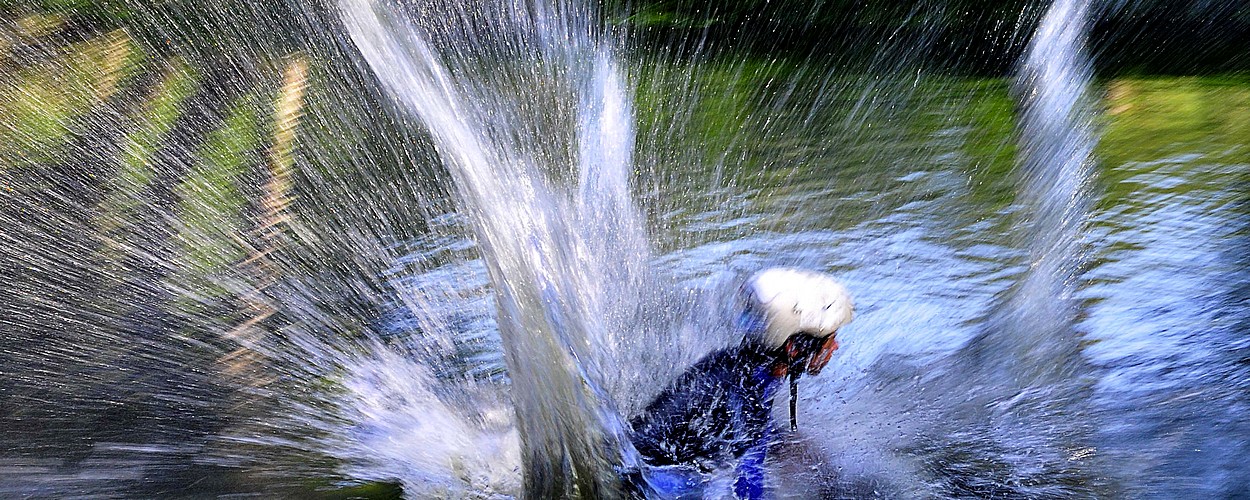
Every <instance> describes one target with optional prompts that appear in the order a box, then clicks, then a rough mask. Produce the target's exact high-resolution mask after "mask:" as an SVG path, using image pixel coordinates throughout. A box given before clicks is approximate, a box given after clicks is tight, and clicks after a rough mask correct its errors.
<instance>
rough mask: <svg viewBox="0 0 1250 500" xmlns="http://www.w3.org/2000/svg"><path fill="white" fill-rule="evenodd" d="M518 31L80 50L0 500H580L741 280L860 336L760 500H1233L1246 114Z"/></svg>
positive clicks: (345, 24)
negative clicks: (830, 277)
mask: <svg viewBox="0 0 1250 500" xmlns="http://www.w3.org/2000/svg"><path fill="white" fill-rule="evenodd" d="M541 5H543V4H534V5H528V4H527V5H524V6H522V5H513V4H509V3H500V4H492V5H486V6H479V7H468V6H462V5H459V4H458V3H456V2H446V3H439V2H434V3H424V4H421V5H397V4H391V3H386V2H380V1H378V2H375V1H372V0H345V1H344V2H342V3H339V4H336V5H333V6H329V7H330V8H327V9H323V10H319V9H306V10H298V11H297V12H299V13H300V14H301V16H299V17H297V18H296V19H297V21H296V22H295V24H299V23H309V24H312V25H313V26H314V27H315V30H317V31H318V32H320V33H328V34H331V36H330V38H332V42H333V43H330V44H329V46H330V47H335V48H333V49H328V48H325V47H322V46H318V45H310V46H309V47H310V48H305V49H303V50H304V52H302V53H297V54H294V55H290V56H289V57H280V58H276V59H274V60H271V61H268V62H264V61H262V62H253V64H255V65H256V66H257V68H256V69H255V70H253V71H245V72H243V73H244V74H247V75H252V76H251V77H250V78H251V79H250V80H248V79H242V80H241V81H238V80H237V79H235V78H234V77H227V76H223V75H233V74H235V73H232V72H230V71H229V70H228V68H229V65H228V64H223V63H220V62H219V63H210V62H205V61H212V60H213V59H211V58H210V57H205V58H203V59H200V58H197V56H196V54H198V53H196V52H187V53H181V54H179V55H181V56H182V57H183V58H184V61H185V62H184V63H181V64H180V63H178V62H177V61H175V62H172V63H169V64H166V65H158V66H156V70H152V71H146V72H145V71H143V70H141V69H136V67H135V62H134V61H149V59H145V57H147V56H141V55H136V53H135V52H133V51H127V50H125V49H124V47H127V46H128V45H126V44H125V43H124V41H125V40H126V39H125V38H119V37H118V35H110V36H113V37H114V38H101V40H104V41H105V43H102V44H100V45H99V48H96V49H91V50H95V51H98V52H99V53H100V54H104V55H103V56H100V57H101V58H102V59H103V60H105V61H114V59H116V61H115V62H111V63H108V64H104V65H102V66H101V67H103V68H113V69H111V70H104V71H100V72H99V73H98V74H97V73H91V72H90V71H88V74H89V75H97V76H92V78H98V79H99V80H98V81H99V83H96V84H93V85H92V86H90V87H89V88H88V89H86V90H85V91H83V92H82V95H83V96H85V97H83V98H81V101H82V102H80V103H77V106H85V107H87V108H89V109H91V110H92V111H90V112H89V113H87V114H85V115H81V116H78V115H76V114H72V113H71V114H70V116H69V117H68V118H65V120H66V123H69V124H70V127H71V129H70V130H69V131H68V132H67V136H68V137H69V139H67V141H66V142H64V143H61V142H58V141H57V140H56V136H55V135H54V136H49V137H52V138H51V139H46V141H45V139H39V137H43V136H38V137H37V136H35V135H34V133H33V132H28V133H27V134H28V135H18V136H15V137H10V138H9V140H8V142H6V146H5V147H10V146H8V144H19V145H21V144H27V145H29V144H37V145H39V146H38V147H31V148H29V149H31V150H32V151H35V152H37V153H40V154H42V155H45V156H46V157H42V158H41V157H36V158H30V159H23V160H22V161H21V162H11V163H6V164H5V165H4V170H3V175H4V181H5V182H6V185H8V186H12V187H13V188H14V189H13V190H12V191H9V192H8V194H6V195H5V196H6V197H5V199H4V201H5V205H4V214H5V219H6V220H9V221H13V222H14V225H13V226H12V227H13V230H12V231H6V232H5V234H4V240H3V241H4V242H5V243H4V246H3V247H2V248H3V251H4V252H5V255H6V259H7V261H8V262H10V263H11V264H8V265H6V267H4V268H3V272H4V276H5V278H6V279H5V282H6V283H8V284H9V285H8V287H7V288H3V289H0V293H3V295H4V297H5V300H4V302H5V303H6V304H8V305H6V306H4V307H5V308H4V309H0V310H3V311H4V312H3V314H4V315H3V318H4V321H3V327H4V330H5V333H6V336H5V339H6V340H5V341H4V343H2V344H0V351H2V352H3V356H4V357H3V358H2V359H3V363H4V364H3V366H4V372H5V377H6V383H5V384H4V385H3V387H4V392H3V397H4V400H5V408H6V410H4V411H5V412H4V413H2V414H0V418H3V420H4V421H5V423H6V424H7V425H6V427H7V428H9V429H12V430H11V431H10V432H7V433H6V434H5V436H4V438H3V441H0V442H3V445H2V446H0V457H5V465H4V467H5V474H4V477H3V479H0V491H3V492H5V494H6V495H14V496H18V495H27V496H29V495H34V496H39V495H46V496H94V497H113V496H155V495H160V496H181V495H206V494H224V493H252V492H264V493H267V494H287V495H295V496H311V495H314V494H318V493H316V492H321V493H320V494H326V495H333V494H335V493H333V492H334V491H335V490H337V491H339V492H340V493H341V494H344V495H350V494H352V492H357V493H361V494H364V493H367V492H363V493H362V491H363V490H347V489H344V488H346V487H348V486H350V485H352V484H356V483H358V482H361V481H388V482H398V483H401V484H402V486H403V488H404V491H405V493H406V494H407V495H409V496H411V497H415V498H420V497H428V496H471V497H491V496H511V495H519V494H528V495H529V496H535V497H548V496H558V495H568V494H572V493H579V494H585V495H593V496H607V495H611V494H613V493H614V489H615V487H616V486H615V483H614V480H613V476H612V470H613V467H615V466H618V465H622V464H625V465H627V464H629V463H630V461H632V460H635V458H634V457H633V454H632V451H631V450H630V449H629V446H628V443H627V442H626V441H625V440H623V439H622V424H621V422H622V419H623V418H628V416H630V415H632V414H634V413H635V412H637V411H638V410H639V409H640V408H641V407H642V406H643V405H645V404H646V402H647V401H648V399H649V398H650V397H651V396H652V395H653V394H654V393H656V392H658V391H659V390H660V389H661V388H662V387H663V384H664V383H665V381H667V380H670V379H671V378H672V377H674V376H676V375H677V374H678V373H679V372H680V370H681V369H682V368H683V367H684V366H688V365H689V364H690V363H692V362H693V361H694V360H695V359H697V358H698V357H699V356H700V355H701V354H702V353H705V352H708V351H710V350H712V349H714V348H716V347H719V346H722V345H727V344H730V343H733V342H736V341H737V338H736V337H735V335H734V332H733V331H732V329H731V328H730V326H731V325H730V323H731V322H730V321H729V319H730V318H732V317H733V315H732V312H731V307H732V305H731V304H732V300H731V298H732V295H733V293H734V292H735V291H736V288H737V286H738V285H739V283H740V282H741V280H742V279H743V278H744V277H745V276H747V275H749V273H751V272H753V271H755V270H758V269H760V268H762V267H765V266H769V265H799V266H803V267H809V268H814V269H821V270H825V271H829V272H832V273H834V274H836V275H837V276H838V277H839V278H840V279H842V280H844V281H845V282H846V283H847V285H848V287H849V288H850V289H851V291H852V293H854V294H855V296H856V302H857V304H858V306H859V307H858V310H857V313H858V314H857V319H856V321H855V322H854V323H852V324H851V325H850V326H848V327H847V328H845V329H844V331H843V332H842V333H841V335H840V339H843V342H842V346H843V347H842V349H840V350H839V352H838V354H837V356H836V357H835V359H834V361H833V362H832V363H831V364H830V365H829V366H828V367H827V368H826V370H825V371H824V372H823V373H822V374H821V375H820V376H819V377H814V378H811V379H809V380H807V381H806V382H805V384H804V386H803V387H802V397H803V401H802V403H801V404H800V405H799V411H800V415H799V416H798V418H799V420H800V422H802V423H803V424H802V425H801V426H800V431H799V433H797V434H794V435H785V436H783V440H782V442H780V443H778V446H777V447H776V449H775V450H774V452H773V457H775V460H772V461H771V462H770V464H769V465H770V467H771V468H772V471H771V472H772V474H771V475H770V477H772V478H773V479H772V481H773V483H772V484H771V486H773V487H774V488H775V489H776V492H777V494H778V496H781V497H831V496H833V497H889V498H895V497H932V496H937V497H961V496H974V495H979V496H987V495H993V496H1029V497H1051V496H1056V497H1059V496H1062V497H1069V496H1100V497H1138V496H1161V497H1185V496H1201V497H1206V496H1233V495H1236V494H1237V493H1238V492H1240V491H1242V490H1244V489H1245V487H1246V485H1245V484H1244V481H1245V480H1244V479H1242V477H1243V476H1245V474H1244V473H1242V472H1244V466H1243V465H1241V463H1240V462H1241V460H1240V457H1241V456H1242V455H1243V454H1244V451H1245V449H1246V439H1245V436H1246V435H1247V432H1246V431H1247V429H1246V422H1245V417H1244V416H1243V415H1244V413H1245V412H1244V409H1243V406H1244V404H1245V403H1244V397H1243V396H1242V395H1243V394H1244V391H1245V380H1246V376H1245V375H1246V374H1245V370H1244V358H1245V354H1244V353H1245V342H1244V340H1242V335H1241V332H1242V331H1244V329H1245V326H1244V325H1245V319H1246V318H1245V313H1244V304H1245V300H1246V297H1247V295H1246V293H1247V287H1246V283H1245V280H1244V278H1242V277H1241V274H1242V273H1241V272H1240V270H1241V269H1242V268H1244V265H1245V258H1244V255H1245V248H1246V245H1245V243H1246V240H1245V228H1246V221H1247V216H1246V213H1247V212H1246V205H1245V196H1244V193H1245V189H1244V187H1245V180H1246V179H1247V178H1248V177H1247V172H1250V167H1247V165H1248V163H1247V158H1248V157H1250V154H1248V153H1250V152H1248V151H1247V150H1246V144H1245V137H1247V136H1250V135H1247V133H1250V131H1247V130H1246V128H1245V123H1246V122H1245V120H1244V118H1245V116H1247V113H1250V95H1248V93H1247V91H1246V88H1248V87H1247V84H1246V83H1245V82H1244V81H1240V80H1235V79H1234V80H1232V81H1222V80H1218V79H1164V80H1152V79H1148V78H1145V79H1135V78H1119V79H1115V80H1113V81H1097V80H1094V79H1093V78H1092V77H1091V71H1090V66H1089V63H1088V62H1087V56H1086V55H1085V52H1084V51H1085V49H1084V48H1083V38H1084V33H1085V32H1086V30H1087V29H1088V26H1089V23H1090V22H1091V20H1090V19H1089V16H1091V15H1092V14H1091V13H1089V12H1087V11H1088V9H1089V6H1088V4H1087V3H1085V2H1079V1H1062V0H1061V1H1059V2H1056V3H1055V4H1054V5H1052V6H1049V11H1047V13H1046V15H1045V16H1044V17H1043V18H1042V20H1041V22H1040V25H1039V27H1038V29H1037V31H1036V32H1035V33H1034V34H1033V35H1032V36H1031V37H1030V45H1029V46H1028V48H1027V50H1026V52H1025V54H1026V55H1025V56H1024V59H1023V60H1022V61H1021V62H1020V65H1019V67H1018V68H1017V76H1016V77H1015V80H1014V82H1013V83H1007V82H1004V81H1002V80H995V79H976V78H959V77H950V76H944V75H942V74H941V73H940V72H939V71H935V70H932V69H930V68H926V67H924V66H923V65H921V66H915V65H912V64H911V63H909V62H908V60H907V57H906V56H907V54H906V53H905V50H904V49H903V48H895V49H891V50H897V51H899V52H902V53H900V54H897V55H895V56H894V57H890V54H886V55H882V56H881V58H880V60H879V61H878V62H877V63H875V65H874V66H872V67H871V68H870V70H869V71H863V70H862V69H860V70H857V71H852V70H847V69H844V68H843V67H841V66H840V65H839V64H837V62H836V61H835V62H828V61H816V60H807V61H795V60H785V59H777V60H758V59H745V60H734V59H730V60H725V59H720V58H700V57H690V58H688V57H681V56H679V55H673V54H665V53H654V54H653V53H647V52H646V51H645V50H642V49H645V48H646V46H641V47H639V46H631V45H629V43H627V42H626V40H627V33H624V32H622V31H621V30H622V27H621V26H618V25H613V24H601V23H600V22H599V21H598V19H600V15H601V14H602V13H597V12H594V11H593V10H591V9H585V8H582V7H572V6H551V8H550V9H543V8H538V7H539V6H541ZM151 15H152V16H154V17H153V18H152V19H148V21H149V22H152V23H153V24H155V25H158V26H177V25H179V23H183V22H184V21H180V20H178V19H177V18H173V17H171V18H167V19H166V18H160V17H159V16H157V14H151ZM277 17H280V16H275V18H277ZM606 17H608V18H611V15H610V14H609V15H607V16H606ZM141 19H146V18H142V17H141ZM321 23H324V24H321ZM223 24H224V25H226V26H228V25H229V23H223ZM226 26H222V27H220V29H221V30H230V29H233V28H228V27H226ZM162 29H163V30H170V28H162ZM210 31H211V30H210ZM272 31H279V30H272ZM224 32H225V31H223V33H224ZM240 36H244V35H243V34H241V35H240ZM248 36H250V35H248ZM256 36H261V37H264V36H268V35H267V34H262V35H256ZM119 40H120V41H119ZM283 43H287V42H278V43H277V44H276V45H277V46H282V44H283ZM904 46H905V44H900V45H899V47H904ZM92 47H94V46H92ZM119 47H123V48H119ZM208 52H209V53H211V52H213V51H211V50H210V51H208ZM95 53H96V52H90V51H86V54H87V55H85V56H83V57H85V58H87V59H88V60H90V57H92V56H91V54H95ZM49 57H52V58H53V59H51V60H52V61H60V59H55V56H49ZM894 58H897V59H898V60H895V59H894ZM225 60H226V61H230V60H231V59H229V58H227V59H225ZM110 64H111V65H110ZM147 64H151V63H147ZM213 64H215V66H213ZM205 65H208V66H210V68H216V71H219V72H221V75H218V74H215V73H213V72H212V71H213V70H211V69H210V70H205V69H203V68H202V66H205ZM88 66H89V65H88ZM193 67H195V68H201V69H199V70H198V71H196V70H192V69H191V68H193ZM127 68H129V69H127ZM917 68H918V69H917ZM110 72H111V73H110ZM111 74H112V75H113V76H110V75H111ZM136 74H146V75H149V76H146V78H148V79H149V80H153V81H151V82H147V83H143V82H135V80H134V79H135V78H137V77H136V76H133V75H136ZM39 75H40V73H38V72H37V71H34V70H31V72H30V73H27V74H21V76H22V77H21V78H17V79H11V80H9V82H10V83H6V85H18V84H21V83H22V82H36V81H37V78H38V77H39ZM90 81H96V80H90ZM11 82H17V83H11ZM110 82H111V83H110ZM30 85H33V84H30ZM10 88H12V87H6V90H5V92H6V94H5V95H6V96H8V97H6V99H8V100H9V102H13V100H14V99H15V98H14V97H12V96H13V95H15V94H14V93H13V92H12V91H10V90H7V89H10ZM114 88H117V89H120V90H113V89H114ZM117 92H120V94H119V95H114V93H117ZM127 92H129V94H127ZM36 95H38V94H36ZM145 96H158V97H162V99H151V98H146V97H145ZM44 100H45V101H46V100H48V99H46V98H45V99H44ZM99 103H103V104H99ZM163 103H164V104H165V105H166V106H165V107H162V104H163ZM223 103H224V104H223ZM170 107H172V108H173V111H170V110H169V108H170ZM67 109H71V110H73V109H78V108H76V107H74V106H70V107H68V108H67ZM51 111H55V109H53V110H50V111H47V112H48V113H50V112H51ZM9 112H10V113H11V112H12V111H9ZM39 116H43V115H39ZM284 124H285V125H284ZM30 130H34V129H30ZM92 130H105V131H108V133H106V134H102V136H99V137H97V136H95V135H94V134H91V133H88V131H92ZM291 131H294V133H295V135H294V136H291V135H290V132H291ZM292 137H294V138H292ZM36 139H38V141H37V140H36ZM39 141H45V142H39ZM291 141H295V142H293V143H292V142H291ZM292 144H293V145H292ZM36 156H38V155H36ZM247 200H259V201H255V202H251V201H247ZM784 411H785V409H784V408H779V409H778V413H777V415H778V417H779V418H784ZM374 493H375V494H383V493H385V492H377V491H375V492H374Z"/></svg>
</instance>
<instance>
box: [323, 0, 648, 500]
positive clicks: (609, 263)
mask: <svg viewBox="0 0 1250 500" xmlns="http://www.w3.org/2000/svg"><path fill="white" fill-rule="evenodd" d="M425 8H426V9H428V10H427V11H426V12H422V13H419V14H415V15H413V17H414V18H415V19H416V21H417V22H415V23H414V22H410V21H409V20H408V19H409V18H408V17H405V15H404V14H405V13H400V12H397V11H395V10H393V9H392V8H390V7H386V6H383V5H379V4H376V3H372V2H365V1H348V2H344V3H343V13H344V15H345V16H346V18H347V26H348V27H349V29H350V30H351V34H352V36H353V39H354V40H355V43H356V46H357V47H359V49H360V51H361V53H362V54H363V56H364V58H365V60H367V61H368V62H369V64H370V66H371V67H372V68H373V70H374V73H375V74H377V75H378V78H379V79H380V80H381V81H382V83H383V84H384V85H385V86H386V87H387V88H388V89H390V91H391V92H392V94H394V95H395V96H396V98H397V99H398V100H400V101H401V102H402V104H403V106H404V107H405V108H406V109H407V110H409V111H411V112H412V113H414V114H416V115H417V116H418V117H419V118H420V119H421V121H422V122H423V123H424V125H425V126H426V128H427V129H428V130H429V131H430V134H431V135H432V137H433V139H434V143H435V145H436V147H437V149H438V150H439V153H440V155H441V156H442V158H443V159H444V162H445V164H446V165H447V168H448V170H449V171H450V173H451V175H452V178H453V179H454V180H455V183H456V188H457V191H458V192H459V194H460V201H461V203H462V211H463V212H464V213H466V214H468V215H469V218H470V220H471V224H472V227H473V230H474V234H475V235H476V237H477V242H478V245H479V248H480V249H481V253H482V258H483V260H484V262H485V263H486V265H487V269H488V271H489V274H490V277H491V282H492V284H493V286H494V290H495V297H496V300H497V303H498V311H499V315H498V322H499V328H500V334H501V337H502V340H503V348H504V351H505V357H506V361H507V365H508V377H509V379H510V381H511V388H512V401H513V403H514V404H515V408H516V415H517V417H518V428H519V430H520V435H521V443H522V458H523V463H524V474H523V476H524V478H525V482H526V484H525V492H526V495H527V496H532V497H534V498H549V497H554V496H567V495H573V494H578V495H583V496H591V497H602V496H610V495H614V494H616V493H615V492H616V489H617V488H618V486H617V484H618V480H617V479H616V477H615V472H614V469H615V468H616V467H619V466H627V465H629V464H630V463H631V461H633V460H635V458H633V457H632V452H631V451H630V450H631V449H632V448H631V446H630V444H629V442H628V439H627V438H626V437H625V436H624V426H623V424H622V422H621V421H620V419H621V416H620V415H619V414H618V413H617V410H616V404H615V403H614V401H615V400H616V397H618V396H619V395H618V394H611V393H609V392H608V388H609V387H608V385H607V384H608V381H610V380H619V375H620V374H619V373H613V372H612V367H619V366H622V365H624V366H629V367H631V368H630V369H631V370H637V369H638V367H637V366H636V365H633V364H631V363H634V362H636V361H637V360H640V359H642V357H641V356H639V355H633V356H629V355H626V354H625V353H627V352H629V349H630V348H631V347H637V346H640V345H641V344H640V343H639V342H638V340H637V339H639V338H644V337H645V335H646V334H647V333H648V332H647V331H646V324H647V321H646V320H645V319H644V316H643V315H642V312H643V311H642V307H643V306H644V305H645V301H646V300H647V298H646V297H645V296H644V294H643V291H645V290H649V289H652V288H651V287H648V286H647V283H645V280H646V279H647V277H648V274H649V273H648V272H647V271H646V269H647V267H646V266H647V264H648V259H649V257H650V254H649V251H648V243H647V236H646V234H645V232H643V229H642V227H643V226H642V223H641V222H640V220H639V217H640V216H639V214H638V212H637V209H636V208H635V207H634V204H633V202H632V194H631V192H630V183H629V178H630V175H631V173H632V172H631V165H632V164H631V152H632V149H633V130H632V127H633V116H632V112H631V105H630V96H629V93H628V92H627V91H626V89H625V86H624V84H623V82H622V78H623V75H622V73H621V70H620V69H619V68H618V66H617V64H616V63H615V61H614V55H613V49H612V47H611V46H610V45H609V44H607V43H606V42H604V41H603V40H602V39H603V38H604V37H606V36H607V35H605V34H602V33H598V32H597V30H598V29H597V28H593V27H592V26H586V25H581V24H579V23H584V22H587V20H588V19H594V17H593V16H592V15H589V13H585V12H567V11H564V10H562V9H557V8H556V7H555V6H544V5H543V4H541V3H539V4H512V3H499V4H485V5H475V6H470V7H465V6H458V5H453V4H448V5H438V4H435V5H429V6H426V7H425ZM564 8H565V9H572V10H576V9H575V8H572V7H568V6H565V7H564ZM483 11H489V12H485V13H484V12H483ZM423 16H434V17H436V18H438V19H440V20H445V19H446V18H447V17H451V18H457V19H468V18H473V19H476V20H477V21H479V22H481V23H480V24H478V25H476V26H473V27H465V26H457V25H456V23H449V24H450V26H451V29H450V31H444V32H441V33H438V32H435V30H433V29H430V28H431V27H429V26H423V25H421V24H420V21H421V20H422V19H423V18H424V17H423ZM482 21H485V22H482ZM449 24H439V25H436V26H437V27H438V28H440V29H445V28H447V27H448V26H449ZM461 29H463V30H465V32H466V33H452V32H455V31H457V30H461ZM461 36H463V37H464V38H460V37H461ZM431 39H434V40H435V41H436V42H437V43H438V45H437V46H438V47H441V48H444V49H447V50H443V51H439V50H437V49H436V48H435V46H434V45H433V44H432V43H431V41H430V40H431ZM487 63H489V64H491V65H496V68H494V69H491V70H485V69H479V68H478V66H480V65H483V64H487ZM570 124H573V125H572V126H570ZM570 130H571V131H572V132H573V133H572V134H571V136H570V134H569V131H570ZM570 153H572V154H570ZM570 171H572V172H573V174H574V175H572V176H569V174H568V173H569V172H570ZM574 179H575V181H574ZM570 184H573V185H575V186H577V187H561V186H562V185H564V186H568V185H570ZM635 373H636V372H635ZM616 388H618V389H619V388H620V386H617V387H616Z"/></svg>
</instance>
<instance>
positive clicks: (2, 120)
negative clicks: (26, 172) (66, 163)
mask: <svg viewBox="0 0 1250 500" xmlns="http://www.w3.org/2000/svg"><path fill="white" fill-rule="evenodd" d="M64 54H65V55H64V56H63V57H59V58H56V59H53V60H49V61H44V62H41V63H38V64H35V65H33V66H29V67H23V68H21V69H19V70H17V71H16V72H15V73H14V74H12V75H8V76H7V77H4V78H0V124H2V125H0V172H2V171H4V170H7V169H10V168H15V167H20V166H29V165H32V164H36V163H41V162H47V161H50V160H51V159H53V158H55V157H57V156H58V154H59V153H60V152H61V149H62V147H63V146H64V144H65V143H66V141H68V140H69V136H70V127H71V126H72V125H73V124H74V120H75V119H76V118H78V117H81V116H84V115H86V114H87V113H89V112H91V111H92V110H93V109H95V108H96V107H97V106H99V105H101V104H103V103H104V102H106V101H107V100H108V99H109V98H110V97H112V96H113V94H114V93H115V92H116V91H117V89H118V88H119V87H121V86H124V85H127V84H129V83H130V82H131V81H132V78H133V76H134V75H135V74H136V71H137V70H138V69H139V66H140V64H141V61H142V60H143V58H144V55H143V53H142V52H141V51H139V50H138V48H137V47H136V46H135V45H134V44H133V43H132V42H131V40H130V39H129V38H128V37H127V36H126V35H125V34H123V33H122V32H120V31H117V32H113V33H110V34H108V35H105V36H101V37H97V38H93V39H90V40H86V41H83V42H79V43H74V44H70V45H69V46H67V47H65V48H64Z"/></svg>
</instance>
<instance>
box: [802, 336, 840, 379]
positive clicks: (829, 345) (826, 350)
mask: <svg viewBox="0 0 1250 500" xmlns="http://www.w3.org/2000/svg"><path fill="white" fill-rule="evenodd" d="M836 350H838V332H836V331H835V332H833V334H832V335H829V338H827V339H825V341H824V342H822V343H821V344H820V350H819V351H817V352H816V354H814V355H813V356H812V357H811V359H808V360H807V367H806V369H805V371H806V372H807V373H810V374H812V375H816V374H818V373H820V370H823V369H824V368H825V365H827V364H829V360H830V359H831V358H833V351H836Z"/></svg>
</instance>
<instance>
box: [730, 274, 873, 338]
mask: <svg viewBox="0 0 1250 500" xmlns="http://www.w3.org/2000/svg"><path fill="white" fill-rule="evenodd" d="M746 291H747V296H748V301H749V302H750V305H751V307H753V308H755V309H756V310H757V311H758V312H760V313H762V314H763V315H764V331H763V332H761V338H760V341H761V342H762V343H763V344H764V345H765V346H767V347H769V348H774V349H775V348H778V347H781V346H782V345H783V344H785V342H786V339H788V338H790V336H791V335H794V334H795V333H806V334H808V335H812V336H814V337H818V338H824V337H828V336H829V335H831V334H832V333H833V332H835V331H837V329H838V328H841V327H842V326H843V325H845V324H847V323H850V322H851V319H852V318H854V316H855V305H854V304H853V303H852V302H851V294H850V292H848V291H847V290H846V287H845V286H842V284H841V283H838V282H837V281H835V280H834V279H833V278H832V277H830V276H828V275H825V274H820V273H815V272H811V271H804V270H801V269H791V268H784V267H774V268H771V269H765V270H763V271H760V272H758V273H756V274H755V275H754V276H752V277H751V278H750V279H749V280H747V284H746Z"/></svg>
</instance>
